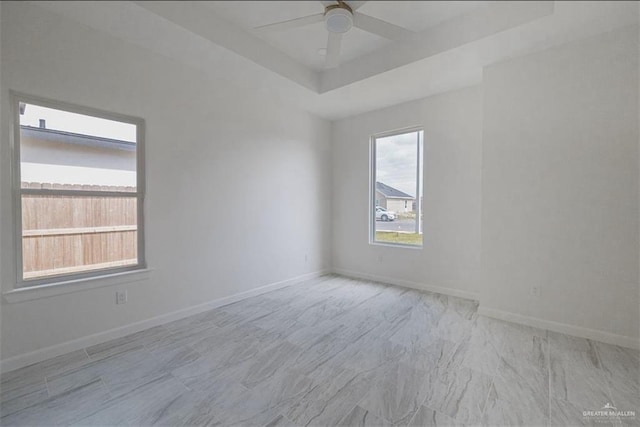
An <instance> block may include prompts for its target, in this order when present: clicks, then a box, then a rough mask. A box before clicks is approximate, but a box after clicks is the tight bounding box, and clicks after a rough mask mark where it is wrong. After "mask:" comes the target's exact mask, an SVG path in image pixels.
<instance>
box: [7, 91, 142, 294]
mask: <svg viewBox="0 0 640 427" xmlns="http://www.w3.org/2000/svg"><path fill="white" fill-rule="evenodd" d="M9 94H10V101H11V108H10V112H11V122H10V126H11V128H10V132H11V153H12V156H11V158H12V163H11V177H12V193H13V197H12V201H13V204H14V205H13V209H12V210H13V224H12V226H13V229H14V233H13V235H14V242H13V248H14V255H15V262H14V265H15V269H16V270H15V276H14V277H15V284H14V286H13V290H12V291H8V292H5V293H4V294H3V295H4V296H5V298H6V299H7V300H9V299H13V298H12V297H11V295H12V294H23V291H26V290H29V289H36V288H38V289H39V288H50V287H51V286H68V285H70V284H72V285H74V286H73V287H74V288H75V287H77V285H78V284H81V283H83V282H87V281H92V280H94V279H105V278H109V277H110V276H114V277H119V276H121V275H122V274H123V273H135V272H138V271H148V270H147V264H146V258H145V246H144V242H145V233H144V198H145V149H144V145H145V144H144V140H145V139H144V137H145V122H144V119H141V118H137V117H131V116H126V115H122V114H118V113H112V112H108V111H103V110H99V109H95V108H91V107H84V106H79V105H76V104H70V103H66V102H63V101H54V100H50V99H46V98H41V97H38V96H33V95H28V94H24V93H19V92H16V91H10V92H9ZM20 102H24V103H27V104H32V105H38V106H41V107H47V108H53V109H58V110H63V111H69V112H72V113H78V114H84V115H89V116H94V117H99V118H103V119H108V120H114V121H119V122H123V123H129V124H133V125H135V126H136V191H135V192H107V191H86V190H77V191H76V190H46V189H22V188H21V187H22V186H21V173H20V108H19V105H20ZM23 194H49V195H51V194H55V195H65V194H66V195H75V196H114V195H117V196H120V197H135V198H136V199H137V222H138V224H137V238H138V243H137V244H138V263H137V264H135V265H129V266H125V267H113V268H107V269H100V270H92V271H86V272H80V273H72V274H61V275H59V276H49V277H43V278H37V279H29V280H24V279H23V270H22V195H23ZM125 277H126V275H125ZM108 282H109V281H107V283H106V284H110V283H108ZM102 286H104V285H102ZM69 289H71V288H69ZM78 290H82V289H78ZM49 293H51V291H49ZM57 293H59V292H56V294H57ZM63 293H66V292H63Z"/></svg>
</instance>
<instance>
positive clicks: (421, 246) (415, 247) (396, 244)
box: [369, 241, 424, 249]
mask: <svg viewBox="0 0 640 427" xmlns="http://www.w3.org/2000/svg"><path fill="white" fill-rule="evenodd" d="M369 244H370V245H372V246H387V247H391V248H405V249H422V248H423V247H424V246H423V245H409V244H405V243H390V242H375V241H374V242H369Z"/></svg>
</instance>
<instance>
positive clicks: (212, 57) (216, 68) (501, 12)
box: [34, 1, 638, 119]
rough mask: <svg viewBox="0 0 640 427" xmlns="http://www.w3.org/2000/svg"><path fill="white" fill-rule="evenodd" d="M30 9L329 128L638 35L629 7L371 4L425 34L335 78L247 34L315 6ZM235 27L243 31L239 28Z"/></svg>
mask: <svg viewBox="0 0 640 427" xmlns="http://www.w3.org/2000/svg"><path fill="white" fill-rule="evenodd" d="M34 3H35V4H37V5H39V6H41V7H45V8H47V9H49V10H51V11H53V12H55V13H59V14H61V15H63V16H66V17H67V18H70V19H74V20H76V21H79V22H82V23H83V24H85V25H88V26H91V27H93V28H96V29H98V30H100V31H103V32H106V33H109V34H111V35H112V36H114V37H118V38H121V39H123V40H125V41H126V42H129V43H134V44H137V45H139V46H142V47H144V48H147V49H150V50H153V51H155V52H157V53H160V54H162V55H165V56H168V57H171V58H174V59H176V60H179V61H181V62H183V63H185V64H188V65H189V66H192V67H196V68H198V69H201V70H203V71H204V72H206V73H208V74H209V75H211V76H212V78H215V79H223V80H225V81H228V82H229V84H236V85H237V86H238V87H239V88H242V90H249V91H252V92H253V93H255V95H256V96H264V97H267V99H271V100H273V101H274V102H283V103H287V104H289V105H293V106H295V107H297V108H301V109H304V110H307V111H309V112H311V113H313V114H317V115H319V116H321V117H325V118H327V119H339V118H342V117H347V116H351V115H355V114H359V113H363V112H366V111H371V110H375V109H380V108H384V107H387V106H391V105H394V104H397V103H400V102H405V101H410V100H414V99H419V98H423V97H425V96H430V95H434V94H437V93H441V92H445V91H449V90H454V89H459V88H462V87H465V86H470V85H475V84H479V83H481V82H482V71H483V67H485V66H487V65H490V64H493V63H496V62H499V61H503V60H505V59H507V58H510V57H515V56H521V55H524V54H528V53H531V52H534V51H538V50H541V49H546V48H549V47H552V46H555V45H558V44H561V43H566V42H570V41H573V40H577V39H580V38H585V37H589V36H593V35H596V34H599V33H603V32H606V31H611V30H613V29H616V28H619V27H623V26H628V25H638V3H637V2H612V1H608V2H607V1H598V2H596V1H556V2H545V1H529V2H519V1H504V2H486V3H478V4H475V6H473V7H472V6H465V5H462V4H458V3H459V2H456V3H454V4H453V5H447V4H444V3H445V2H437V3H438V4H439V5H440V7H441V9H437V6H435V5H434V6H433V7H434V8H436V9H433V13H426V12H424V10H427V9H422V8H423V7H426V6H427V5H430V4H431V2H383V1H381V2H377V1H376V2H369V3H367V4H365V6H362V8H361V9H360V10H361V11H363V12H366V13H370V14H371V15H374V14H375V16H376V17H380V18H382V19H385V20H387V21H389V22H392V21H393V23H397V24H403V25H405V26H407V27H408V28H412V29H418V30H419V29H421V28H423V29H422V30H421V31H420V32H419V35H420V37H421V38H420V39H419V40H418V43H415V44H413V45H411V46H402V45H399V44H398V43H395V42H393V43H390V42H381V44H380V45H379V46H377V45H376V46H374V47H373V48H372V47H371V46H373V44H371V45H370V44H368V43H369V42H366V43H362V44H359V43H355V42H354V46H353V47H349V48H348V52H349V54H350V55H353V58H351V59H349V60H346V61H344V62H342V64H341V65H340V66H339V67H338V68H336V69H333V70H323V71H318V70H316V69H313V68H312V67H311V66H309V65H308V64H307V63H305V62H304V61H303V60H302V59H300V58H294V57H293V54H291V53H289V52H285V50H286V49H298V47H297V44H296V43H300V49H302V50H304V48H303V45H304V43H305V42H306V39H304V38H300V39H299V40H297V41H296V42H295V43H294V42H292V41H291V40H286V41H285V43H289V44H290V45H287V46H284V45H283V46H277V45H276V44H274V43H275V42H273V41H272V40H265V39H263V38H259V37H256V35H255V34H253V33H252V32H250V31H248V30H247V29H246V28H245V26H252V25H255V24H256V23H257V24H262V23H265V21H267V22H266V23H270V22H274V21H276V20H279V19H282V18H285V19H286V18H287V17H288V15H287V14H294V12H295V14H294V15H292V16H293V17H297V16H296V15H297V14H298V13H300V12H303V13H304V12H305V11H306V10H307V8H308V10H311V9H313V10H314V11H315V10H317V9H318V6H315V3H316V2H315V1H284V2H270V1H263V2H262V1H261V2H256V3H259V5H258V6H259V7H260V8H261V9H260V10H259V11H256V10H253V11H252V12H251V14H245V15H243V14H242V12H241V10H242V9H243V8H246V7H248V4H247V5H244V4H243V3H245V2H238V3H241V4H240V5H237V6H236V5H235V4H229V3H231V2H219V3H220V4H213V5H209V4H207V5H204V4H202V3H201V2H190V1H179V2H167V1H158V2H154V1H151V2H147V1H145V2H129V1H120V2H101V1H96V2H76V1H50V2H41V1H38V2H34ZM216 3H218V2H216ZM233 3H235V2H233ZM246 3H249V2H246ZM395 3H402V4H403V8H394V7H392V6H393V5H394V4H395ZM434 3H435V2H434ZM294 6H295V10H294ZM365 7H366V8H367V9H365ZM218 8H220V9H225V8H226V11H223V10H219V11H218V10H217V9H218ZM319 8H321V6H320V7H319ZM385 8H386V9H385ZM467 8H469V9H467ZM385 10H386V12H385ZM436 10H438V13H436V12H435V11H436ZM312 13H313V11H312ZM423 13H424V16H423V15H422V14H423ZM233 14H236V15H238V17H236V18H234V15H233ZM249 15H251V16H249ZM241 18H242V19H245V20H246V22H245V23H244V24H241V23H239V22H237V20H239V19H241ZM234 20H236V21H235V22H234ZM258 20H260V21H258ZM420 25H422V27H420ZM312 30H313V29H309V31H312ZM382 43H386V44H382ZM374 44H375V43H374ZM316 60H317V59H316Z"/></svg>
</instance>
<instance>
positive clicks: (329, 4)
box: [320, 0, 338, 7]
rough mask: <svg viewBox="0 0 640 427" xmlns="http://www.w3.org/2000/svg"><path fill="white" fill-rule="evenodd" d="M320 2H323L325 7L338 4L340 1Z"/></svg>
mask: <svg viewBox="0 0 640 427" xmlns="http://www.w3.org/2000/svg"><path fill="white" fill-rule="evenodd" d="M320 3H322V5H323V6H324V7H327V6H335V5H336V4H338V2H337V1H331V0H326V1H320Z"/></svg>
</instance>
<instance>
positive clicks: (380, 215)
mask: <svg viewBox="0 0 640 427" xmlns="http://www.w3.org/2000/svg"><path fill="white" fill-rule="evenodd" d="M395 219H396V213H395V212H393V211H388V210H386V209H385V208H383V207H382V206H376V221H395Z"/></svg>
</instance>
